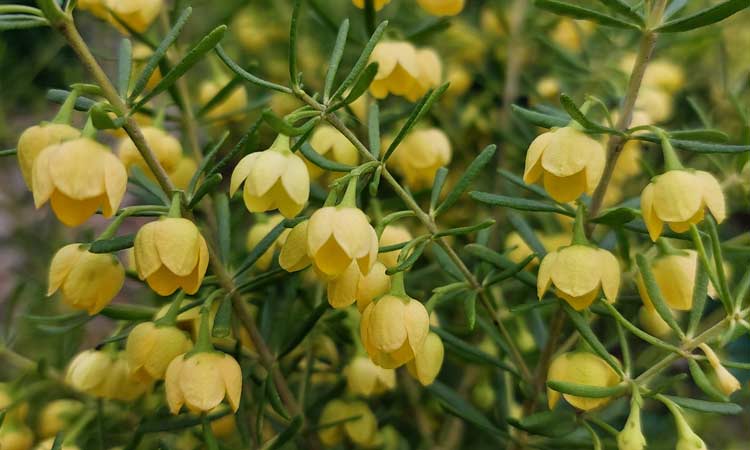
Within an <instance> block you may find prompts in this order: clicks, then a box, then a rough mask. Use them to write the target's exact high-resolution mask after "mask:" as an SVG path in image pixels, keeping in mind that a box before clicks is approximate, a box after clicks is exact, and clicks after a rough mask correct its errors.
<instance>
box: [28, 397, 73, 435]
mask: <svg viewBox="0 0 750 450" xmlns="http://www.w3.org/2000/svg"><path fill="white" fill-rule="evenodd" d="M83 408H84V405H83V403H81V402H80V401H78V400H73V399H69V398H63V399H59V400H54V401H51V402H49V403H47V404H46V405H45V406H44V408H42V412H41V413H40V414H39V418H38V423H39V426H38V430H37V431H38V432H39V437H40V438H50V437H55V435H57V433H59V432H61V431H64V430H66V429H68V427H70V425H71V424H72V423H73V420H74V419H75V418H76V416H78V415H79V414H81V412H83Z"/></svg>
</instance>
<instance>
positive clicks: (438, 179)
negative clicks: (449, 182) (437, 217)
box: [430, 167, 448, 214]
mask: <svg viewBox="0 0 750 450" xmlns="http://www.w3.org/2000/svg"><path fill="white" fill-rule="evenodd" d="M447 178H448V169H447V168H446V167H441V168H439V169H438V170H437V172H435V180H434V181H433V182H432V191H430V214H434V213H435V206H436V205H437V203H438V202H439V201H440V194H441V193H442V192H443V186H444V185H445V180H446V179H447Z"/></svg>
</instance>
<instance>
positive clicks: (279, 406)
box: [265, 375, 291, 420]
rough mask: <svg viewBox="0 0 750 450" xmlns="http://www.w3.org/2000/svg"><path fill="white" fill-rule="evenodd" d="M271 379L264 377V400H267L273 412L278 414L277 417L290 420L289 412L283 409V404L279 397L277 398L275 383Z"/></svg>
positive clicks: (277, 392)
mask: <svg viewBox="0 0 750 450" xmlns="http://www.w3.org/2000/svg"><path fill="white" fill-rule="evenodd" d="M272 378H273V377H272V376H271V375H269V376H268V377H266V382H265V385H266V398H267V399H268V401H269V403H271V407H272V408H273V410H274V411H276V412H277V413H279V415H280V416H281V417H283V418H285V419H287V420H289V419H290V418H291V416H290V415H289V412H288V411H287V410H286V408H285V407H284V404H283V403H282V402H281V397H280V396H279V391H277V390H276V383H275V382H274V381H273V379H272Z"/></svg>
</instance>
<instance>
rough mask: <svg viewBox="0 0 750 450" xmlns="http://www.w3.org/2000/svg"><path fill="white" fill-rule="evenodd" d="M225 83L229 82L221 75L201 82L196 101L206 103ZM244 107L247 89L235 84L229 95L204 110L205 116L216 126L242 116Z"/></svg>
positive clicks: (245, 105)
mask: <svg viewBox="0 0 750 450" xmlns="http://www.w3.org/2000/svg"><path fill="white" fill-rule="evenodd" d="M227 84H229V79H228V78H223V77H222V78H217V79H215V80H207V81H204V82H202V83H201V84H200V86H199V87H198V101H199V102H200V104H202V105H206V104H207V103H208V102H210V101H211V100H212V99H213V98H214V97H216V94H218V93H219V92H220V91H221V90H222V89H223V88H224V87H225V86H226V85H227ZM246 107H247V91H245V89H244V88H243V87H242V86H237V87H236V88H235V89H234V90H233V91H232V92H230V93H229V95H227V96H226V97H225V98H223V99H222V100H221V101H220V102H218V103H217V104H216V105H214V106H213V107H211V109H210V110H208V111H207V112H206V118H208V119H210V120H212V121H214V123H215V124H216V125H217V126H218V125H222V124H226V123H229V122H232V121H237V120H240V119H241V118H243V117H244V110H245V108H246Z"/></svg>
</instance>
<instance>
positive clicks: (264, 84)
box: [215, 45, 292, 94]
mask: <svg viewBox="0 0 750 450" xmlns="http://www.w3.org/2000/svg"><path fill="white" fill-rule="evenodd" d="M215 51H216V54H217V55H218V56H219V58H220V59H221V60H222V61H224V64H226V65H227V67H229V68H230V69H232V71H233V72H234V73H236V74H237V75H239V76H241V77H242V78H244V79H245V80H246V81H249V82H250V83H253V84H257V85H258V86H260V87H264V88H266V89H271V90H273V91H278V92H283V93H285V94H291V93H292V90H291V89H289V88H288V87H286V86H282V85H280V84H276V83H271V82H270V81H266V80H264V79H262V78H258V77H256V76H255V75H253V74H251V73H250V72H248V71H247V70H245V69H243V68H242V67H240V65H239V64H237V63H236V62H234V60H232V58H230V57H229V55H227V54H226V52H225V51H224V48H223V47H222V46H221V45H217V46H216V49H215Z"/></svg>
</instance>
